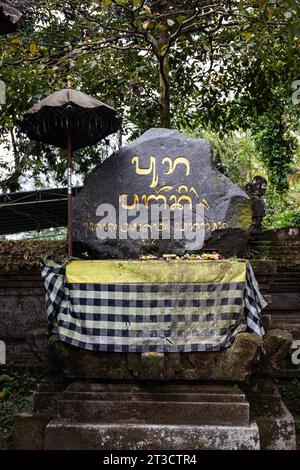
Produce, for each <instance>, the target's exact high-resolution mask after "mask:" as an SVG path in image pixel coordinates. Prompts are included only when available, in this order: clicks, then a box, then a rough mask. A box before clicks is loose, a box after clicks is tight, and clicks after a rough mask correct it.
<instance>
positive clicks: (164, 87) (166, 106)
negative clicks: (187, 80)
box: [159, 29, 171, 129]
mask: <svg viewBox="0 0 300 470" xmlns="http://www.w3.org/2000/svg"><path fill="white" fill-rule="evenodd" d="M168 43H169V33H168V31H167V29H166V30H163V31H160V41H159V47H160V53H161V55H160V57H159V94H160V102H159V111H160V125H161V127H166V128H167V129H170V127H171V113H170V82H169V57H168V54H166V55H165V54H164V53H163V50H164V48H165V47H166V46H167V45H168Z"/></svg>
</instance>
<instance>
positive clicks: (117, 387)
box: [65, 381, 245, 401]
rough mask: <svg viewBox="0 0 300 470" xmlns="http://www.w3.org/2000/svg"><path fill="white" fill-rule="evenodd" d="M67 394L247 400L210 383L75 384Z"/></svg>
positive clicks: (229, 388) (230, 389)
mask: <svg viewBox="0 0 300 470" xmlns="http://www.w3.org/2000/svg"><path fill="white" fill-rule="evenodd" d="M66 392H68V393H69V392H74V393H75V392H84V393H86V392H95V393H99V392H125V393H129V392H141V393H185V392H187V393H206V394H211V393H214V394H221V395H239V396H242V397H243V401H244V400H245V394H244V393H243V392H242V391H241V390H240V389H239V388H238V387H234V386H231V385H218V384H217V385H215V384H213V385H210V384H208V383H199V382H198V383H197V382H192V383H191V382H186V383H174V382H173V383H172V382H171V383H170V382H168V383H165V382H158V383H155V382H135V383H125V382H113V383H97V382H79V381H78V382H73V383H71V384H70V385H69V386H68V387H67V388H66V391H65V393H66Z"/></svg>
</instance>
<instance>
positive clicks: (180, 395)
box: [62, 382, 245, 403]
mask: <svg viewBox="0 0 300 470" xmlns="http://www.w3.org/2000/svg"><path fill="white" fill-rule="evenodd" d="M62 399H63V400H71V401H74V400H90V401H114V400H116V401H148V402H150V401H153V402H191V403H194V402H201V403H202V402H218V403H244V402H245V395H244V393H242V392H241V391H240V390H239V389H237V388H235V387H227V386H213V387H212V386H209V385H196V386H194V385H184V384H182V385H181V384H178V385H177V384H173V385H172V384H171V385H170V384H159V385H153V384H138V385H132V384H99V383H89V384H86V383H80V382H77V383H73V384H71V385H70V386H69V387H68V388H67V389H66V390H65V391H64V393H63V395H62Z"/></svg>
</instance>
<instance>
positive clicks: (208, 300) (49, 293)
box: [42, 262, 266, 352]
mask: <svg viewBox="0 0 300 470" xmlns="http://www.w3.org/2000/svg"><path fill="white" fill-rule="evenodd" d="M42 277H43V280H44V284H45V288H46V306H47V315H48V324H49V331H50V332H51V333H56V334H58V335H59V338H60V339H61V340H62V341H64V342H66V343H68V344H71V345H73V346H77V347H81V348H84V349H89V350H93V351H105V352H148V351H153V352H196V351H218V350H221V349H224V348H226V347H228V346H230V344H231V343H232V342H233V340H234V338H235V336H236V335H237V334H238V333H240V332H243V331H248V332H250V333H254V334H256V335H259V336H263V335H264V329H263V326H262V322H261V316H260V312H261V310H262V309H263V308H264V307H265V306H266V302H265V301H264V299H263V297H262V295H261V294H260V291H259V288H258V284H257V281H256V279H255V276H254V273H253V270H252V268H251V265H250V263H249V262H247V264H246V282H224V283H216V284H203V283H201V284H186V283H185V284H178V283H176V284H171V283H170V284H153V283H152V284H151V283H149V284H147V283H127V284H126V283H124V284H119V283H116V284H103V283H101V284H100V283H84V284H83V283H80V284H68V283H67V282H66V277H65V263H62V264H57V263H53V262H52V263H51V262H50V263H47V264H46V265H45V267H44V268H43V270H42Z"/></svg>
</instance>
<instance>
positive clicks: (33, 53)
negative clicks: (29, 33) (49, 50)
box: [29, 42, 37, 55]
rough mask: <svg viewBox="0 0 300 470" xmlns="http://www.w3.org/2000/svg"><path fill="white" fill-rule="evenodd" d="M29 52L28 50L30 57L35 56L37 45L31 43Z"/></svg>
mask: <svg viewBox="0 0 300 470" xmlns="http://www.w3.org/2000/svg"><path fill="white" fill-rule="evenodd" d="M29 50H30V53H31V54H32V55H35V54H36V51H37V45H36V44H35V42H32V43H31V44H30V46H29Z"/></svg>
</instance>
